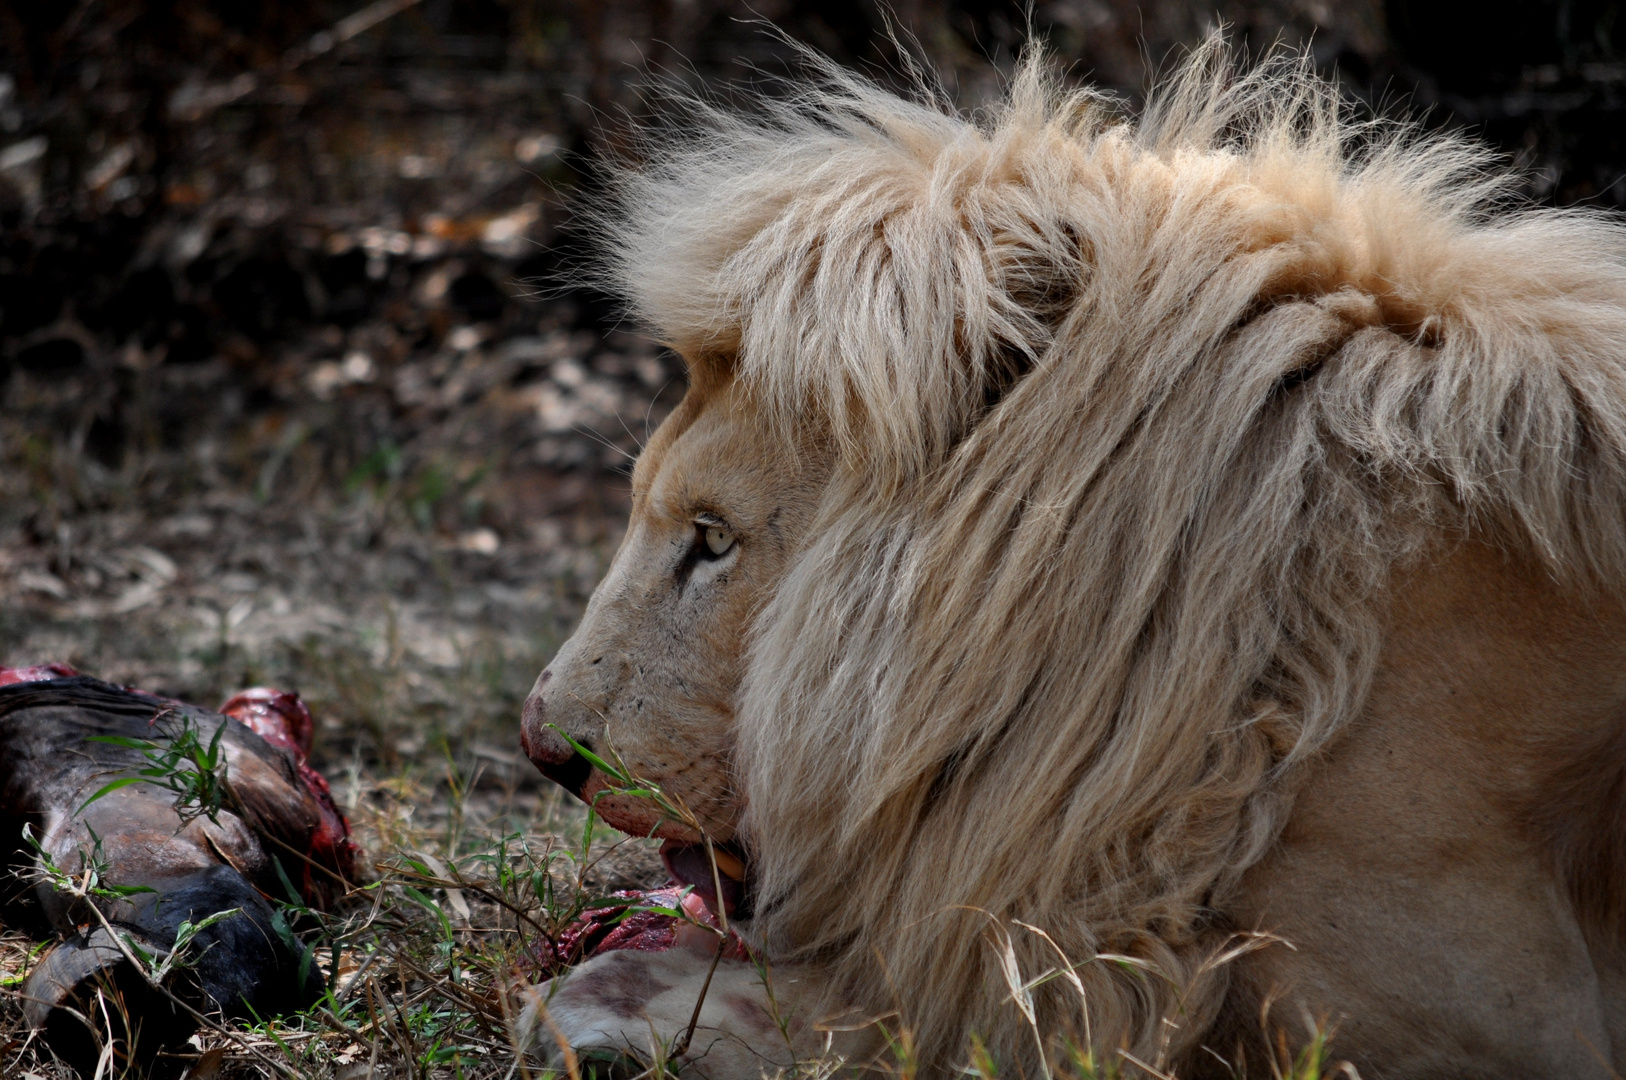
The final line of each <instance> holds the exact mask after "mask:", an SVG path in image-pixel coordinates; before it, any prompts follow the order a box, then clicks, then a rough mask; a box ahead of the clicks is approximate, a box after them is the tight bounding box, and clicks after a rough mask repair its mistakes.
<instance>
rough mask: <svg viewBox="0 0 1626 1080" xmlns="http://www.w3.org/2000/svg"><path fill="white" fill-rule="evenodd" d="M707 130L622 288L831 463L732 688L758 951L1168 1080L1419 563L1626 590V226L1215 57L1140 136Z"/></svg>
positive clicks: (657, 324) (648, 168) (805, 114)
mask: <svg viewBox="0 0 1626 1080" xmlns="http://www.w3.org/2000/svg"><path fill="white" fill-rule="evenodd" d="M684 117H685V119H684V120H683V122H681V123H678V124H676V125H675V126H673V127H671V128H669V129H667V130H666V131H665V132H664V133H663V134H657V135H654V136H651V138H650V139H649V141H648V142H647V143H646V144H645V145H644V147H643V153H644V159H643V160H644V164H642V165H640V166H637V167H635V168H632V169H629V170H628V171H627V172H625V173H624V174H623V175H621V176H620V178H619V180H618V183H617V185H616V195H615V201H614V204H613V206H612V207H611V208H610V209H609V210H608V212H606V213H605V214H604V216H603V218H602V222H601V224H602V225H603V226H604V228H605V230H606V238H607V241H608V245H609V250H610V251H611V252H612V268H611V271H610V277H611V279H612V280H613V281H614V283H615V284H616V286H617V287H618V288H619V289H620V290H622V292H623V294H624V295H625V296H627V297H628V298H629V300H630V303H631V306H632V308H633V310H634V311H635V313H636V314H637V316H638V317H640V318H641V319H642V320H643V321H645V322H646V323H647V325H649V326H650V327H652V328H653V329H654V330H655V331H656V332H657V333H658V334H659V335H661V336H662V337H663V338H664V339H665V340H667V341H669V342H670V343H671V344H672V345H673V346H675V347H676V348H678V349H679V350H680V351H682V353H683V354H684V355H685V357H686V358H687V359H688V360H689V362H690V364H691V365H693V366H695V367H696V368H699V369H701V370H702V371H704V372H705V373H708V374H718V375H721V376H723V377H727V378H733V379H736V380H738V382H739V384H740V385H741V386H743V387H744V388H746V390H747V391H748V392H750V393H753V394H755V395H756V400H757V401H758V402H759V403H760V407H761V411H762V417H763V423H764V424H766V425H775V426H776V428H777V429H779V430H783V431H786V432H789V431H793V430H794V431H806V430H808V429H809V427H810V426H814V427H819V428H820V429H822V430H824V431H826V432H827V433H828V437H829V438H831V439H833V440H834V442H835V445H836V446H837V447H838V448H839V462H840V465H839V467H838V469H837V474H836V479H835V481H834V483H833V484H832V486H831V488H830V490H829V492H828V495H827V497H826V499H825V501H824V504H823V507H822V510H821V515H820V518H819V520H818V522H817V524H816V527H815V528H814V529H813V530H812V532H811V534H810V538H809V540H808V543H807V546H806V548H805V549H804V551H803V553H802V554H801V555H800V557H799V559H798V561H797V562H796V563H795V564H794V566H793V568H792V570H791V571H790V573H789V575H788V577H787V578H786V579H785V580H784V582H783V584H782V586H781V587H780V588H779V590H778V592H777V594H776V595H775V596H774V598H773V599H772V600H771V602H770V603H768V605H767V606H766V607H765V609H764V610H763V611H762V612H761V614H760V616H759V617H758V621H757V623H756V627H755V630H754V634H753V641H754V644H753V646H752V651H751V654H750V657H749V667H748V674H747V677H746V683H745V687H744V689H743V692H742V695H741V700H740V707H739V717H738V725H739V730H738V741H739V749H738V757H737V771H738V779H739V783H740V784H741V785H742V787H743V790H744V791H745V793H746V795H747V798H748V805H749V809H748V811H747V813H746V817H745V820H744V822H743V824H742V829H743V835H744V836H745V838H746V839H747V842H748V843H749V846H750V850H751V852H752V856H753V859H754V867H755V871H756V873H757V874H758V883H757V887H758V890H759V895H758V897H757V911H758V913H759V914H758V916H757V918H756V920H755V924H754V928H753V929H754V932H756V933H757V934H759V935H760V936H761V937H762V939H763V940H764V941H765V942H766V943H767V946H768V954H769V955H770V956H771V957H772V958H774V959H775V960H777V961H781V962H784V961H799V962H803V963H807V964H811V965H814V966H815V967H816V968H818V969H819V970H820V971H821V972H822V973H823V974H824V976H825V977H826V978H827V979H828V984H829V987H830V998H829V1000H828V1001H826V1002H825V1005H826V1006H828V1007H830V1008H834V1007H836V1006H837V1005H850V1006H853V1007H855V1008H857V1009H858V1010H860V1011H862V1010H869V1011H870V1013H871V1014H872V1015H878V1014H881V1013H885V1012H887V1011H888V1010H891V1009H897V1010H900V1011H901V1014H902V1015H901V1018H900V1019H899V1020H898V1021H896V1022H898V1023H901V1024H904V1025H906V1026H907V1027H908V1028H909V1029H910V1030H911V1031H912V1032H913V1034H914V1037H915V1039H916V1041H917V1045H918V1046H920V1047H921V1052H922V1054H923V1055H924V1057H923V1062H924V1064H926V1065H927V1066H928V1067H930V1068H941V1067H944V1066H946V1065H948V1064H950V1063H951V1062H952V1060H953V1059H954V1058H955V1056H956V1055H960V1054H962V1053H963V1052H964V1048H965V1046H966V1043H965V1037H966V1034H967V1033H968V1032H971V1031H976V1032H979V1033H980V1034H981V1035H982V1036H983V1037H984V1038H985V1039H986V1040H987V1041H988V1042H989V1043H990V1045H991V1047H992V1049H994V1051H995V1053H996V1055H998V1056H1000V1057H1001V1058H1003V1059H1004V1060H1007V1061H1010V1060H1024V1059H1025V1060H1027V1061H1029V1062H1030V1063H1031V1062H1032V1058H1033V1055H1034V1053H1035V1046H1036V1042H1035V1034H1034V1031H1033V1030H1032V1027H1031V1026H1030V1025H1029V1022H1028V1021H1027V1020H1026V1019H1025V1018H1024V1016H1023V1013H1022V1010H1021V1009H1020V1008H1018V1007H1016V1006H1015V1005H1014V1004H1013V1003H1012V1000H1011V998H1012V991H1011V988H1010V985H1009V979H1008V978H1007V977H1006V971H1007V970H1008V967H1007V966H1006V965H1010V964H1014V965H1015V969H1016V970H1018V971H1019V972H1020V973H1021V976H1020V977H1021V978H1028V977H1031V976H1034V975H1037V974H1039V973H1041V972H1043V971H1045V970H1046V969H1052V968H1058V967H1061V966H1062V963H1063V962H1062V960H1061V957H1062V956H1063V955H1065V957H1067V958H1068V962H1069V963H1070V964H1072V965H1075V967H1074V968H1073V970H1074V971H1075V972H1076V976H1077V977H1076V979H1074V978H1070V977H1060V978H1053V979H1051V980H1050V981H1048V982H1046V983H1045V984H1044V985H1043V986H1042V987H1039V988H1037V989H1036V990H1034V991H1033V993H1032V997H1033V1007H1034V1009H1035V1010H1036V1015H1035V1019H1036V1027H1037V1030H1038V1031H1039V1032H1042V1033H1043V1035H1044V1037H1045V1038H1046V1039H1053V1038H1055V1037H1056V1036H1062V1035H1065V1036H1068V1037H1070V1038H1072V1039H1073V1040H1074V1041H1075V1042H1076V1043H1079V1044H1082V1043H1084V1042H1085V1041H1086V1040H1088V1041H1092V1042H1094V1043H1096V1044H1098V1045H1100V1044H1106V1045H1108V1046H1117V1045H1119V1044H1120V1043H1122V1044H1123V1045H1126V1046H1127V1047H1129V1048H1130V1049H1131V1051H1132V1052H1134V1053H1136V1054H1137V1055H1143V1056H1147V1057H1151V1056H1158V1055H1160V1054H1161V1055H1162V1056H1163V1059H1164V1060H1172V1058H1171V1055H1178V1053H1179V1052H1180V1051H1181V1049H1182V1047H1185V1046H1188V1045H1189V1042H1190V1040H1191V1039H1192V1038H1193V1037H1194V1035H1195V1034H1196V1033H1200V1032H1201V1031H1202V1030H1203V1028H1204V1025H1205V1024H1206V1023H1207V1022H1208V1019H1209V1018H1210V1017H1212V1016H1213V1015H1214V1014H1215V1011H1216V1009H1217V1007H1218V1003H1219V1001H1220V999H1221V997H1222V996H1223V993H1224V990H1225V985H1226V980H1225V973H1224V969H1223V968H1218V969H1215V968H1214V967H1213V965H1211V964H1208V963H1207V961H1208V960H1209V959H1210V958H1211V957H1212V956H1213V954H1214V951H1215V950H1216V949H1218V948H1220V947H1221V946H1222V945H1223V944H1224V942H1225V941H1226V938H1227V934H1228V933H1229V932H1230V931H1231V930H1232V929H1234V928H1232V927H1229V926H1228V925H1227V924H1226V921H1225V917H1224V912H1225V897H1226V893H1227V889H1228V888H1231V887H1232V886H1233V885H1234V884H1235V883H1236V881H1237V879H1238V877H1239V875H1240V874H1241V872H1242V871H1243V870H1244V869H1245V868H1247V867H1248V866H1249V865H1250V864H1251V863H1253V862H1254V861H1256V860H1257V859H1258V858H1259V857H1260V856H1261V855H1262V854H1263V853H1264V852H1265V850H1266V849H1267V848H1268V846H1269V845H1270V844H1271V843H1272V841H1273V839H1274V838H1275V837H1276V836H1277V835H1278V833H1279V830H1280V829H1281V827H1282V825H1283V824H1284V822H1285V820H1286V817H1287V814H1288V812H1289V810H1290V808H1291V805H1292V799H1293V792H1294V787H1295V783H1296V782H1297V780H1298V778H1300V777H1301V776H1302V775H1303V774H1304V771H1305V770H1304V769H1303V768H1301V767H1300V766H1302V765H1303V763H1305V762H1306V761H1307V760H1308V759H1310V758H1312V757H1313V756H1314V755H1315V754H1316V753H1317V752H1318V751H1319V750H1321V749H1323V748H1324V747H1326V746H1327V744H1328V742H1329V740H1331V739H1334V738H1336V737H1337V735H1338V732H1339V730H1340V727H1341V726H1342V725H1344V724H1345V723H1346V721H1348V720H1349V719H1350V718H1351V716H1352V715H1353V714H1355V713H1356V712H1357V711H1358V710H1359V708H1360V706H1361V704H1362V700H1363V695H1364V694H1365V692H1366V688H1367V685H1368V683H1369V681H1370V676H1371V673H1372V671H1373V670H1374V665H1375V663H1376V660H1377V656H1378V652H1379V648H1380V646H1381V644H1382V625H1383V620H1384V610H1385V607H1384V596H1385V592H1386V588H1387V583H1388V581H1389V579H1390V575H1391V572H1392V570H1393V568H1394V567H1395V566H1396V565H1397V563H1398V562H1400V561H1401V560H1404V559H1407V558H1410V557H1415V556H1416V555H1417V554H1418V553H1419V552H1421V551H1423V550H1424V549H1425V548H1426V546H1427V545H1428V544H1430V543H1434V542H1438V541H1439V538H1442V537H1449V536H1452V535H1462V534H1464V533H1468V532H1472V533H1474V534H1477V535H1481V536H1489V537H1492V538H1494V539H1495V540H1496V542H1498V543H1502V544H1504V545H1507V546H1512V547H1517V548H1519V549H1521V550H1524V551H1527V552H1530V553H1532V554H1533V555H1534V556H1536V557H1538V558H1540V559H1542V560H1544V561H1545V562H1546V564H1547V565H1549V566H1550V567H1551V568H1552V571H1553V572H1554V573H1555V574H1558V575H1561V576H1563V577H1565V578H1567V579H1569V580H1574V581H1583V582H1584V581H1600V580H1604V579H1607V578H1615V579H1617V580H1618V579H1619V578H1620V576H1621V570H1622V568H1623V567H1626V513H1623V507H1626V366H1623V359H1626V258H1623V256H1626V230H1623V229H1622V227H1621V225H1619V224H1618V223H1616V222H1615V221H1614V220H1613V219H1608V218H1606V217H1604V216H1602V215H1596V214H1589V213H1582V212H1559V211H1552V210H1538V209H1533V208H1529V207H1521V206H1520V205H1518V203H1517V200H1516V199H1515V198H1513V196H1512V195H1510V193H1509V192H1510V190H1511V189H1510V188H1509V186H1508V181H1507V179H1506V177H1505V176H1504V175H1503V174H1501V173H1500V172H1499V171H1498V170H1497V169H1495V168H1494V167H1493V166H1494V162H1493V161H1492V160H1491V159H1489V158H1488V157H1487V155H1486V153H1485V152H1484V151H1482V150H1480V149H1478V148H1476V147H1475V146H1473V145H1472V144H1469V143H1466V142H1464V141H1460V140H1455V139H1451V138H1446V137H1440V136H1433V135H1423V134H1420V133H1419V132H1417V131H1416V130H1415V129H1411V128H1408V127H1405V126H1403V125H1396V124H1383V123H1374V122H1370V121H1356V120H1354V119H1352V118H1351V115H1350V113H1349V111H1348V110H1347V109H1345V108H1344V107H1343V106H1341V105H1340V102H1339V98H1338V96H1337V94H1336V92H1335V90H1334V89H1332V88H1331V87H1330V86H1329V85H1327V84H1326V83H1324V82H1322V81H1320V80H1318V79H1317V78H1316V77H1314V76H1313V75H1312V74H1310V73H1309V71H1308V68H1307V65H1306V64H1305V62H1304V61H1303V60H1302V59H1300V58H1296V57H1292V56H1287V57H1277V58H1276V59H1274V60H1267V61H1266V62H1265V63H1263V64H1261V65H1259V66H1256V67H1254V68H1252V69H1251V70H1248V71H1244V72H1240V73H1239V72H1238V71H1237V69H1236V67H1235V65H1233V64H1232V63H1231V62H1230V60H1229V59H1228V57H1227V53H1226V51H1225V49H1224V48H1223V46H1221V45H1219V44H1217V43H1210V44H1209V45H1208V46H1207V47H1205V48H1203V49H1200V50H1198V51H1197V53H1196V54H1195V55H1194V56H1193V57H1192V59H1191V60H1190V61H1189V62H1188V63H1186V64H1185V65H1184V66H1183V68H1182V69H1181V71H1180V72H1179V73H1178V74H1177V76H1176V77H1174V78H1173V79H1172V80H1171V81H1170V82H1169V83H1167V84H1166V85H1165V87H1164V89H1163V90H1162V91H1161V92H1160V93H1158V94H1155V95H1154V96H1153V98H1152V100H1151V104H1149V105H1148V106H1147V107H1146V109H1144V110H1143V111H1142V114H1141V115H1140V117H1139V118H1138V119H1135V120H1126V119H1122V118H1121V116H1120V112H1119V110H1118V109H1117V108H1116V106H1115V103H1113V102H1112V101H1110V100H1108V99H1105V98H1103V97H1101V96H1099V95H1095V94H1092V93H1090V92H1087V91H1086V92H1068V91H1064V90H1062V89H1061V88H1060V87H1059V86H1058V85H1057V83H1056V81H1055V80H1054V79H1053V78H1052V77H1050V76H1048V75H1047V74H1046V72H1045V69H1044V66H1043V65H1042V64H1041V63H1040V62H1039V61H1038V60H1037V59H1032V58H1030V59H1029V61H1028V62H1026V63H1024V65H1023V66H1022V67H1021V69H1020V71H1019V73H1018V74H1017V76H1016V77H1015V79H1014V80H1013V82H1012V84H1011V86H1010V89H1009V93H1008V96H1007V99H1006V101H1005V102H1004V103H1003V104H1002V105H1000V106H998V107H996V108H994V109H992V110H991V111H989V112H988V113H987V114H986V115H983V116H980V117H977V118H965V117H962V116H961V115H958V114H957V113H955V112H954V111H953V110H952V109H951V108H948V107H946V106H944V105H942V104H941V103H940V102H937V101H935V100H933V99H932V98H931V96H930V95H925V94H922V95H916V96H914V97H912V98H909V97H902V96H897V95H894V94H892V93H889V92H887V91H884V90H882V89H880V88H878V87H876V86H874V85H872V84H870V83H868V82H865V81H863V80H860V79H857V78H855V77H852V76H849V75H845V74H842V73H840V72H838V71H836V70H833V69H830V68H825V69H823V70H822V72H821V74H820V78H819V79H818V80H817V85H814V86H810V87H803V88H802V89H800V90H799V91H798V92H797V93H795V94H793V95H791V96H790V97H788V98H780V99H778V100H775V101H759V102H757V103H755V105H754V106H753V107H752V108H749V109H745V110H732V109H727V108H721V107H716V106H713V105H706V104H694V103H691V107H690V108H689V109H688V110H687V111H686V112H685V114H684ZM1306 902H1311V903H1313V902H1314V898H1306ZM1019 924H1027V926H1028V927H1033V928H1037V930H1042V931H1044V934H1040V933H1038V932H1037V931H1036V930H1033V929H1027V928H1026V927H1023V926H1021V925H1019ZM1045 935H1048V937H1046V936H1045ZM1103 953H1110V954H1118V955H1121V956H1125V957H1130V958H1133V962H1118V963H1114V962H1109V961H1106V960H1092V958H1096V957H1098V956H1099V955H1100V954H1103ZM1137 965H1139V966H1137ZM1165 1020H1167V1021H1168V1022H1167V1023H1165V1022H1164V1021H1165ZM1051 1045H1055V1044H1054V1043H1052V1044H1051Z"/></svg>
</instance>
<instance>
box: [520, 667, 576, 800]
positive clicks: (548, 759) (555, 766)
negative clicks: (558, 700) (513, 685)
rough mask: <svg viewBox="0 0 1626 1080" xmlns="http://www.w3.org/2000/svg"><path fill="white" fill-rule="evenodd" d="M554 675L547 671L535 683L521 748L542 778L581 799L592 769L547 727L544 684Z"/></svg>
mask: <svg viewBox="0 0 1626 1080" xmlns="http://www.w3.org/2000/svg"><path fill="white" fill-rule="evenodd" d="M552 674H553V673H552V672H550V671H544V672H543V673H542V674H541V676H540V677H539V678H538V679H537V680H536V687H535V689H533V690H532V691H531V696H530V697H528V698H526V699H525V708H524V710H523V711H522V712H521V713H520V721H519V745H520V749H521V750H524V751H525V756H526V757H528V758H530V759H531V761H532V763H533V764H535V765H536V767H537V768H538V769H539V770H541V772H542V775H543V776H546V777H547V778H548V779H549V780H552V781H553V782H554V783H556V784H558V785H560V786H561V787H563V788H564V789H565V790H566V791H568V792H570V793H571V794H572V795H574V796H576V797H577V798H581V795H582V788H583V787H585V786H586V784H587V778H588V776H589V775H590V774H591V773H592V771H593V766H592V765H591V763H589V762H588V760H587V759H586V758H584V757H582V756H581V755H580V754H579V753H577V752H576V748H575V747H574V746H571V745H570V743H569V742H568V741H566V739H565V737H564V736H563V735H561V734H559V732H557V731H555V730H554V729H553V728H551V727H549V726H548V709H547V705H546V704H545V703H544V702H543V700H542V684H543V683H545V682H547V681H548V678H549V677H550V676H551V675H552Z"/></svg>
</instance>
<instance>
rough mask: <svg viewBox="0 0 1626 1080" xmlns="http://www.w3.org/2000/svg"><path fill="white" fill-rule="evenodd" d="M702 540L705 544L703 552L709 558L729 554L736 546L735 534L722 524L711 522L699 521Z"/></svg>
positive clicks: (717, 557) (718, 557)
mask: <svg viewBox="0 0 1626 1080" xmlns="http://www.w3.org/2000/svg"><path fill="white" fill-rule="evenodd" d="M698 524H699V526H700V540H701V543H702V544H704V545H705V550H704V551H702V552H701V554H702V555H703V556H705V557H707V558H712V559H720V558H722V557H723V556H724V555H727V554H728V553H729V551H730V550H731V549H732V548H733V547H734V534H733V533H731V532H729V531H728V530H727V529H725V528H723V527H722V526H721V525H713V524H710V523H709V522H699V523H698Z"/></svg>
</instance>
